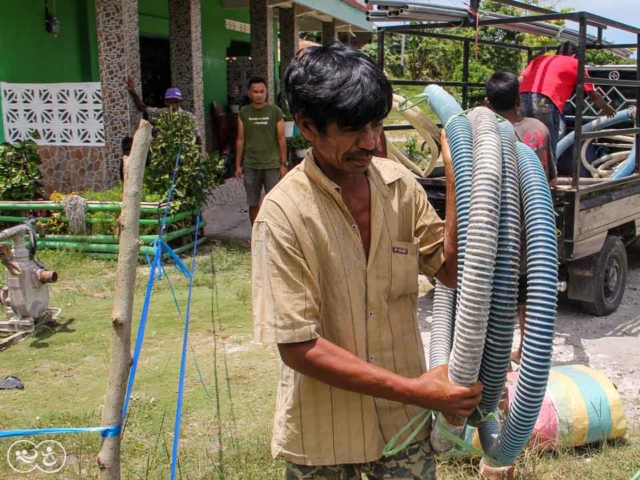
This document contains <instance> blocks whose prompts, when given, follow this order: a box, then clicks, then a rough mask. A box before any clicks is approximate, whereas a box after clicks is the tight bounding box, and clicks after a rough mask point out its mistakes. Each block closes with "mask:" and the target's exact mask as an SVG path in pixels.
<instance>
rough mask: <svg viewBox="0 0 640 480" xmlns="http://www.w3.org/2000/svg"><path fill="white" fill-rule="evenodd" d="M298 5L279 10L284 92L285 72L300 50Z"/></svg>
mask: <svg viewBox="0 0 640 480" xmlns="http://www.w3.org/2000/svg"><path fill="white" fill-rule="evenodd" d="M297 10H298V5H297V4H295V3H294V4H293V7H292V8H281V9H280V11H279V12H278V14H279V20H280V92H284V74H285V72H286V71H287V66H288V65H289V63H290V62H291V60H293V57H294V56H295V54H296V53H297V51H298V42H299V39H300V31H299V30H298V17H297V15H296V14H297Z"/></svg>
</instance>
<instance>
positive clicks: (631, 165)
mask: <svg viewBox="0 0 640 480" xmlns="http://www.w3.org/2000/svg"><path fill="white" fill-rule="evenodd" d="M636 138H637V137H635V138H634V140H633V147H632V148H631V152H629V156H628V157H627V159H626V160H625V161H624V163H623V164H622V165H620V168H618V169H617V170H616V171H615V172H613V174H612V175H611V176H610V177H609V178H611V179H612V180H617V179H620V178H624V177H628V176H629V175H631V174H632V173H633V171H634V170H635V168H636V148H638V145H637V143H636Z"/></svg>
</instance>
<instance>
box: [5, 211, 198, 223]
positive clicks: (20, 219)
mask: <svg viewBox="0 0 640 480" xmlns="http://www.w3.org/2000/svg"><path fill="white" fill-rule="evenodd" d="M0 210H1V208H0ZM197 213H198V210H191V211H189V212H182V213H178V214H176V215H174V216H171V217H167V225H168V224H170V223H175V222H179V221H180V220H184V219H185V218H189V217H191V216H193V215H194V214H197ZM27 220H29V217H10V216H0V222H12V223H22V222H25V221H27ZM38 220H39V221H41V222H48V221H50V220H51V219H50V218H49V217H40V218H39V219H38ZM60 220H61V221H62V222H64V223H68V222H69V220H68V219H67V218H64V217H63V218H60ZM114 222H115V219H113V218H87V219H86V223H114ZM160 223H162V220H161V219H150V218H141V219H140V225H159V224H160Z"/></svg>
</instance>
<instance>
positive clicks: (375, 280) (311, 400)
mask: <svg viewBox="0 0 640 480" xmlns="http://www.w3.org/2000/svg"><path fill="white" fill-rule="evenodd" d="M367 176H368V178H369V183H370V186H371V246H370V254H369V259H368V261H367V258H366V255H365V250H364V247H363V244H362V240H361V237H360V234H359V232H358V227H357V225H356V223H355V221H354V220H353V217H352V216H351V214H350V213H349V211H348V210H347V207H346V206H345V204H344V202H343V201H342V197H341V195H340V188H339V187H338V186H337V185H336V184H334V183H333V182H331V181H330V180H329V179H328V178H327V177H326V176H325V175H324V174H323V173H322V171H321V170H320V169H319V168H318V166H317V165H316V163H315V162H314V160H313V158H312V157H311V156H307V158H306V159H305V160H304V161H303V162H302V163H301V164H300V165H299V166H298V167H296V168H294V169H293V170H292V171H291V172H290V173H289V174H287V176H286V177H285V178H284V179H283V180H282V181H281V182H280V183H278V185H277V186H276V187H275V188H274V189H273V190H272V191H271V192H270V193H269V195H267V197H266V198H265V200H264V202H263V205H262V207H261V209H260V214H259V216H258V219H257V221H256V223H255V226H254V228H253V236H252V253H253V315H254V334H255V338H256V340H257V341H259V342H275V343H293V342H305V341H309V340H312V339H314V338H317V337H319V336H322V337H323V338H325V339H326V340H328V341H330V342H333V343H334V344H336V345H338V346H339V347H342V348H344V349H345V350H348V351H349V352H351V353H353V354H354V355H357V356H358V357H360V358H362V359H364V360H366V361H368V362H373V363H375V364H377V365H379V366H381V367H383V368H386V369H388V370H391V371H393V372H396V373H398V374H400V375H403V376H405V377H411V378H415V377H418V376H420V375H421V374H422V373H424V372H426V364H425V356H424V349H423V345H422V340H421V337H420V331H419V327H418V322H417V318H416V313H417V301H418V271H420V272H421V273H423V274H425V275H428V276H430V277H433V276H434V275H435V273H436V272H437V271H438V270H439V269H440V267H441V266H442V263H443V262H444V253H443V252H444V251H443V236H444V222H443V221H442V220H440V218H438V216H437V214H436V213H435V211H434V210H433V208H432V206H431V205H430V204H429V202H428V201H427V197H426V194H425V192H424V191H423V190H422V188H421V187H420V185H419V184H418V182H416V181H415V179H414V178H413V177H412V176H411V174H410V173H409V172H408V171H406V170H405V169H404V168H403V167H401V166H399V165H397V164H396V163H394V162H392V161H391V160H385V159H379V158H375V159H374V160H373V163H372V164H371V166H370V167H369V169H368V171H367ZM419 411H420V409H419V408H418V407H414V406H410V405H403V404H401V403H397V402H391V401H388V400H383V399H380V398H373V397H370V396H365V395H361V394H359V393H354V392H348V391H345V390H341V389H339V388H335V387H332V386H329V385H327V384H324V383H321V382H319V381H316V380H314V379H312V378H309V377H306V376H304V375H302V374H300V373H298V372H296V371H293V370H292V369H290V368H289V367H287V366H286V365H284V364H282V365H281V371H280V381H279V385H278V398H277V404H276V412H275V421H274V425H273V438H272V443H271V447H272V453H273V455H274V456H278V455H280V456H283V457H284V458H285V459H287V460H289V461H290V462H293V463H296V464H301V465H338V464H345V463H365V462H372V461H375V460H378V459H380V458H381V457H382V452H383V449H384V447H385V445H386V444H387V442H388V441H389V440H390V439H391V438H392V437H393V436H394V435H395V434H396V433H398V432H399V431H400V429H402V427H403V426H404V425H405V424H406V423H407V422H408V421H409V420H410V419H411V418H413V416H414V415H416V414H417V413H419ZM427 434H428V432H427V431H426V430H425V431H424V432H421V433H420V434H418V436H417V437H416V440H421V439H424V438H426V436H427Z"/></svg>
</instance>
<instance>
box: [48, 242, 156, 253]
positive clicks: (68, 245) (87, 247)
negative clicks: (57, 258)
mask: <svg viewBox="0 0 640 480" xmlns="http://www.w3.org/2000/svg"><path fill="white" fill-rule="evenodd" d="M38 246H39V247H42V248H52V249H57V250H78V251H83V252H84V251H91V252H103V253H116V254H117V253H118V250H119V246H118V245H117V244H116V245H114V244H108V243H79V242H52V241H47V240H39V241H38ZM140 253H145V254H146V253H148V254H153V248H151V247H144V246H143V247H140Z"/></svg>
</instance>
